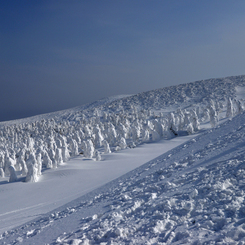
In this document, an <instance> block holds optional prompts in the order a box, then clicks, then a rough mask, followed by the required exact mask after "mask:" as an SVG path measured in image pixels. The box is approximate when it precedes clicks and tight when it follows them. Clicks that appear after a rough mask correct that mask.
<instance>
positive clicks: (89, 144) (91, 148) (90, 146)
mask: <svg viewBox="0 0 245 245" xmlns="http://www.w3.org/2000/svg"><path fill="white" fill-rule="evenodd" d="M85 143H86V151H85V152H84V156H85V157H88V158H93V156H94V152H95V149H94V145H93V142H92V140H90V139H88V140H87V141H86V142H85Z"/></svg>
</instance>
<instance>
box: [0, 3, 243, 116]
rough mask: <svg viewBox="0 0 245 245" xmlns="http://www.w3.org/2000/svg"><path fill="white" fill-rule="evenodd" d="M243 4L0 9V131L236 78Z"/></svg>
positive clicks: (59, 5)
mask: <svg viewBox="0 0 245 245" xmlns="http://www.w3.org/2000/svg"><path fill="white" fill-rule="evenodd" d="M244 12H245V1H243V0H240V1H239V0H236V1H231V0H230V1H226V0H222V1H220V0H200V1H196V0H192V1H188V0H185V1H183V0H169V1H168V0H164V1H162V0H117V1H115V0H110V1H109V0H103V1H102V0H89V1H88V0H77V1H73V0H70V1H68V0H66V1H65V0H59V1H57V0H35V1H30V0H29V1H26V0H21V1H20V0H10V1H1V2H0V81H1V88H0V121H3V120H10V119H15V118H21V117H27V116H32V115H36V114H41V113H47V112H52V111H57V110H61V109H66V108H71V107H74V106H78V105H82V104H84V103H89V102H93V101H95V100H97V99H100V98H103V97H107V96H111V95H117V94H134V93H138V92H142V91H147V90H151V89H156V88H161V87H165V86H170V85H176V84H180V83H186V82H193V81H195V80H201V79H207V78H211V77H224V76H230V75H240V74H245V71H244V63H245V55H244V52H245V32H244V29H245V28H244V26H245V15H244Z"/></svg>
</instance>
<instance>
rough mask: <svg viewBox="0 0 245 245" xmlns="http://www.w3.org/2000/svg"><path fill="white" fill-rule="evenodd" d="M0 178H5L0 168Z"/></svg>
mask: <svg viewBox="0 0 245 245" xmlns="http://www.w3.org/2000/svg"><path fill="white" fill-rule="evenodd" d="M0 177H2V178H4V177H5V174H4V171H3V168H0Z"/></svg>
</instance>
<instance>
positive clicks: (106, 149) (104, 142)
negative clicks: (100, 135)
mask: <svg viewBox="0 0 245 245" xmlns="http://www.w3.org/2000/svg"><path fill="white" fill-rule="evenodd" d="M103 145H104V152H105V153H111V149H110V146H109V144H108V142H107V141H106V140H104V141H103Z"/></svg>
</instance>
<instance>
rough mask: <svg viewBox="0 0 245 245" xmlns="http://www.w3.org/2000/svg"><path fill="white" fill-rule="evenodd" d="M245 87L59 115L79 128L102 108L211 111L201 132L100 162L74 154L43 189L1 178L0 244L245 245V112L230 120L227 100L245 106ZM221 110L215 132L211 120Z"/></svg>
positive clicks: (201, 85)
mask: <svg viewBox="0 0 245 245" xmlns="http://www.w3.org/2000/svg"><path fill="white" fill-rule="evenodd" d="M244 87H245V77H244V76H237V77H229V78H222V79H210V80H206V81H199V82H194V83H190V84H183V85H178V86H174V87H169V88H164V89H159V90H154V91H149V92H146V93H142V94H139V95H133V96H128V97H123V98H117V99H113V100H109V101H107V100H104V101H103V102H96V103H95V104H93V105H91V106H87V107H86V108H85V107H83V109H82V111H80V110H79V109H78V108H76V109H70V110H68V111H63V112H58V113H54V114H52V116H55V120H56V121H61V122H62V120H66V121H67V120H69V121H71V122H76V121H78V118H80V117H81V115H82V114H85V115H86V116H87V117H88V118H89V117H90V116H91V117H92V115H94V112H95V111H97V112H96V113H97V114H100V113H103V112H105V111H107V112H110V113H112V112H113V113H118V112H119V111H121V112H122V111H123V113H125V115H126V114H127V111H130V110H142V109H144V110H153V111H154V112H156V113H157V112H162V113H164V115H165V114H166V116H168V115H169V114H168V113H169V112H172V111H176V110H177V109H178V108H181V109H192V108H197V107H203V108H204V110H203V111H202V113H201V114H202V115H201V117H200V123H201V127H200V129H199V131H198V132H196V133H194V134H191V135H188V136H187V135H186V134H185V133H184V132H183V135H185V136H182V137H175V138H172V139H164V140H163V139H161V140H159V141H157V142H153V143H147V144H145V143H144V144H143V143H140V144H136V146H137V147H136V148H131V149H130V148H127V149H125V150H120V151H118V152H117V151H115V149H114V148H113V153H111V154H102V155H101V156H102V161H94V160H91V159H88V158H85V157H84V156H76V157H73V158H71V159H70V160H69V161H68V162H66V163H65V164H61V165H60V166H58V168H56V169H43V172H42V176H41V177H40V178H39V181H38V182H36V183H25V182H22V181H21V180H22V179H23V178H24V177H20V176H19V181H18V182H14V183H9V182H8V177H4V178H1V179H0V193H1V194H0V205H1V206H0V221H1V222H0V233H2V235H1V236H0V243H1V244H245V199H244V198H245V193H244V188H245V179H244V176H245V161H244V156H245V155H244V152H245V137H244V136H245V113H243V112H242V113H240V114H239V115H237V116H235V117H233V118H229V119H228V118H226V116H225V115H226V109H227V108H226V103H227V100H228V98H231V99H232V100H233V101H234V104H235V103H236V102H235V101H236V100H240V102H241V104H242V105H244V101H243V99H244V95H245V89H244ZM105 101H107V102H108V103H107V102H105ZM214 104H215V105H216V108H218V110H219V115H218V116H217V117H219V123H218V122H217V124H216V126H215V127H214V128H212V129H211V127H210V124H209V123H208V120H207V119H205V115H204V114H205V111H207V108H210V105H211V106H214ZM210 110H211V109H210ZM235 111H236V109H234V115H235V114H237V112H235ZM47 117H49V118H50V114H49V115H46V116H45V115H42V116H37V117H36V118H35V119H33V118H29V119H23V120H24V121H25V122H26V123H28V122H33V121H36V120H42V119H43V118H47ZM215 117H216V116H215ZM23 120H16V121H14V122H3V123H2V126H4V125H5V126H6V125H15V124H21V123H23ZM147 120H148V119H147ZM215 120H216V119H215ZM132 125H133V124H132ZM179 135H181V134H180V132H179ZM26 222H27V223H26ZM17 226H18V227H17Z"/></svg>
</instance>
